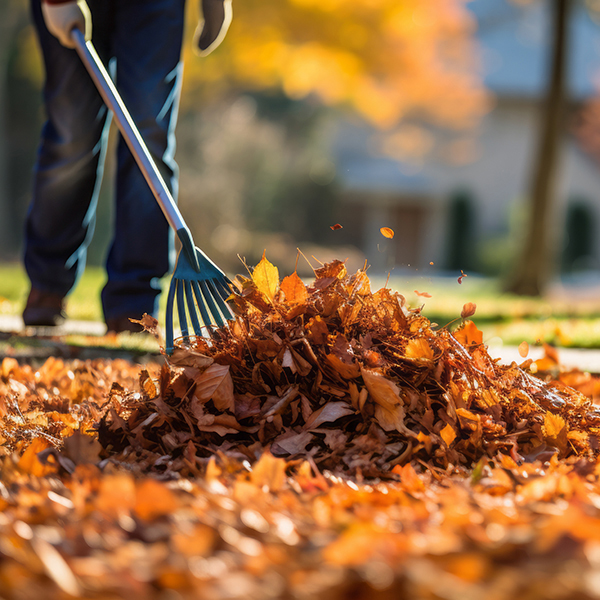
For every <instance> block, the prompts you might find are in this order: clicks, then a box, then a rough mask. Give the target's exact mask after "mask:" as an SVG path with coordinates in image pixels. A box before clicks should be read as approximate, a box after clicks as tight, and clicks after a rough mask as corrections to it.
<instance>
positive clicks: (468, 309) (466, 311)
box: [460, 302, 477, 319]
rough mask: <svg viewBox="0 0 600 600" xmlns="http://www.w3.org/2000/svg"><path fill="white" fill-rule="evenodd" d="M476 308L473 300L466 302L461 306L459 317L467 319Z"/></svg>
mask: <svg viewBox="0 0 600 600" xmlns="http://www.w3.org/2000/svg"><path fill="white" fill-rule="evenodd" d="M476 310H477V305H476V304H475V303H474V302H467V303H466V304H465V305H464V306H463V308H462V311H461V313H460V317H461V319H468V318H469V317H472V316H473V315H474V314H475V311H476Z"/></svg>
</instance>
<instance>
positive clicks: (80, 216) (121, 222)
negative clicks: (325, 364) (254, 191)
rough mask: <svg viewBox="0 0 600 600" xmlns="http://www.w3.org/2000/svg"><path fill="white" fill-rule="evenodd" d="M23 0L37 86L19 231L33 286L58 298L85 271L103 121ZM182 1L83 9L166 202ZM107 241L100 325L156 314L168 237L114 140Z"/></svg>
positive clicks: (36, 0)
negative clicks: (39, 67)
mask: <svg viewBox="0 0 600 600" xmlns="http://www.w3.org/2000/svg"><path fill="white" fill-rule="evenodd" d="M40 2H41V0H32V3H31V6H32V12H33V21H34V23H35V26H36V29H37V33H38V37H39V42H40V46H41V49H42V54H43V58H44V64H45V68H46V81H45V85H44V102H45V108H46V112H47V116H48V120H47V122H46V123H45V125H44V128H43V130H42V134H41V143H40V147H39V150H38V156H37V162H36V166H35V173H34V186H33V198H32V202H31V206H30V208H29V212H28V215H27V222H26V231H25V259H24V260H25V268H26V270H27V273H28V275H29V278H30V280H31V284H32V286H33V287H35V288H38V289H40V290H42V291H45V292H51V293H56V294H62V295H66V294H68V293H69V292H70V291H71V289H72V288H73V287H74V286H75V284H76V282H77V279H78V277H79V276H80V275H81V273H82V272H83V269H84V268H85V261H86V252H87V247H88V245H89V243H90V241H91V238H92V235H93V233H94V225H95V214H96V205H97V201H98V193H99V190H100V182H101V179H102V171H103V164H104V158H105V155H106V144H107V138H108V129H109V125H110V114H109V113H108V111H107V109H106V107H105V106H104V104H103V102H102V99H101V98H100V95H99V94H98V92H97V90H96V88H95V86H94V84H93V82H92V80H91V79H90V77H89V75H88V73H87V71H86V70H85V68H84V66H83V64H82V62H81V60H80V59H79V56H78V55H77V53H76V52H75V51H74V50H69V49H66V48H64V47H63V46H61V45H60V43H59V42H58V40H57V39H56V38H55V37H53V36H52V35H51V34H50V33H49V32H48V30H47V29H46V26H45V24H44V20H43V16H42V13H41V6H40ZM184 4H185V0H88V5H89V7H90V10H91V13H92V23H93V35H92V41H93V42H94V45H95V46H96V49H97V51H98V53H99V54H100V56H101V58H102V59H103V61H104V63H105V64H108V63H109V61H110V63H111V68H112V70H113V71H114V72H115V73H116V83H117V88H118V89H119V92H120V93H121V95H122V97H123V100H124V102H125V104H126V106H127V107H128V109H129V111H130V113H131V115H132V117H133V120H134V121H135V123H136V124H137V126H138V128H139V129H140V132H141V134H142V137H143V138H144V140H145V141H146V144H147V145H148V148H149V150H150V153H151V154H152V157H153V158H154V160H155V161H156V163H157V166H158V168H159V170H160V171H161V173H162V175H163V177H164V179H165V181H166V182H167V184H168V185H169V187H170V188H171V192H172V193H173V196H174V197H176V195H177V165H176V163H175V160H174V153H175V137H174V129H175V123H176V120H177V110H178V103H179V93H180V84H181V74H182V65H181V59H180V55H181V42H182V36H183V22H184ZM116 171H117V172H116V185H115V218H114V236H113V239H112V243H111V247H110V251H109V253H108V257H107V261H106V270H107V276H108V281H107V283H106V286H105V287H104V289H103V290H102V307H103V310H104V317H105V319H111V318H118V317H140V316H141V315H142V314H143V313H145V312H146V313H148V314H151V315H155V314H156V310H157V304H158V294H159V293H160V288H159V278H160V277H162V276H163V275H165V274H166V273H167V272H168V271H169V269H170V268H171V266H172V263H173V258H174V256H173V236H172V232H170V231H169V227H168V224H167V221H166V220H165V218H164V216H163V214H162V212H161V210H160V208H159V206H158V204H157V203H156V200H155V199H154V196H153V195H152V192H151V191H150V189H149V187H148V185H147V183H146V181H145V180H144V178H143V176H142V174H141V172H140V170H139V168H138V166H137V164H136V163H135V160H134V158H133V156H132V155H131V152H130V151H129V149H128V148H127V146H126V144H125V142H124V140H123V139H122V138H120V137H119V141H118V149H117V169H116Z"/></svg>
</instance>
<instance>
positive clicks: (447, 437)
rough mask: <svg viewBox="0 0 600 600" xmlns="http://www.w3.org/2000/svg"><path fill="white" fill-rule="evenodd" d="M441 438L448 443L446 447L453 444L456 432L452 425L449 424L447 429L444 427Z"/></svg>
mask: <svg viewBox="0 0 600 600" xmlns="http://www.w3.org/2000/svg"><path fill="white" fill-rule="evenodd" d="M440 436H441V437H442V439H443V440H444V442H446V446H450V444H452V442H453V441H454V439H455V438H456V431H454V428H453V427H452V425H450V423H448V424H447V425H446V427H444V429H442V430H441V431H440Z"/></svg>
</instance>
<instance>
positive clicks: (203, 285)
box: [200, 281, 225, 327]
mask: <svg viewBox="0 0 600 600" xmlns="http://www.w3.org/2000/svg"><path fill="white" fill-rule="evenodd" d="M200 289H201V290H202V296H203V297H204V299H205V300H206V304H207V305H208V308H209V310H210V312H211V314H212V316H213V320H214V322H215V323H216V325H217V327H223V325H224V324H225V322H224V321H223V317H222V316H221V313H220V312H219V309H218V308H217V305H216V304H215V301H214V299H213V293H212V290H211V289H210V288H209V287H208V285H207V282H206V281H201V282H200Z"/></svg>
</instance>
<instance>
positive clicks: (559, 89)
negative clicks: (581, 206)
mask: <svg viewBox="0 0 600 600" xmlns="http://www.w3.org/2000/svg"><path fill="white" fill-rule="evenodd" d="M572 3H573V0H551V2H550V6H551V8H552V36H551V40H550V48H551V52H552V55H551V61H550V70H549V78H548V84H547V86H546V90H545V93H544V99H543V107H542V113H541V120H540V129H539V134H538V142H537V150H536V154H535V156H534V161H533V170H532V179H531V184H530V185H531V189H530V196H529V197H530V205H529V214H528V220H527V224H526V227H525V231H524V236H523V241H522V246H521V249H520V252H519V254H518V257H517V260H516V262H515V265H514V268H513V272H512V273H511V274H510V276H509V278H508V280H507V283H506V288H505V289H506V290H507V291H509V292H513V293H515V294H520V295H529V296H538V295H540V294H541V293H543V291H544V290H545V288H546V286H547V284H548V282H549V280H550V277H551V276H552V267H553V265H554V263H555V262H556V256H555V252H554V246H555V244H554V240H553V239H552V237H553V236H552V227H551V218H552V209H553V205H554V195H555V192H556V181H557V174H558V167H559V159H560V147H561V142H562V139H563V135H564V124H565V98H566V85H565V80H566V77H565V75H566V68H567V51H568V35H567V34H568V25H569V16H570V10H571V5H572Z"/></svg>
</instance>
